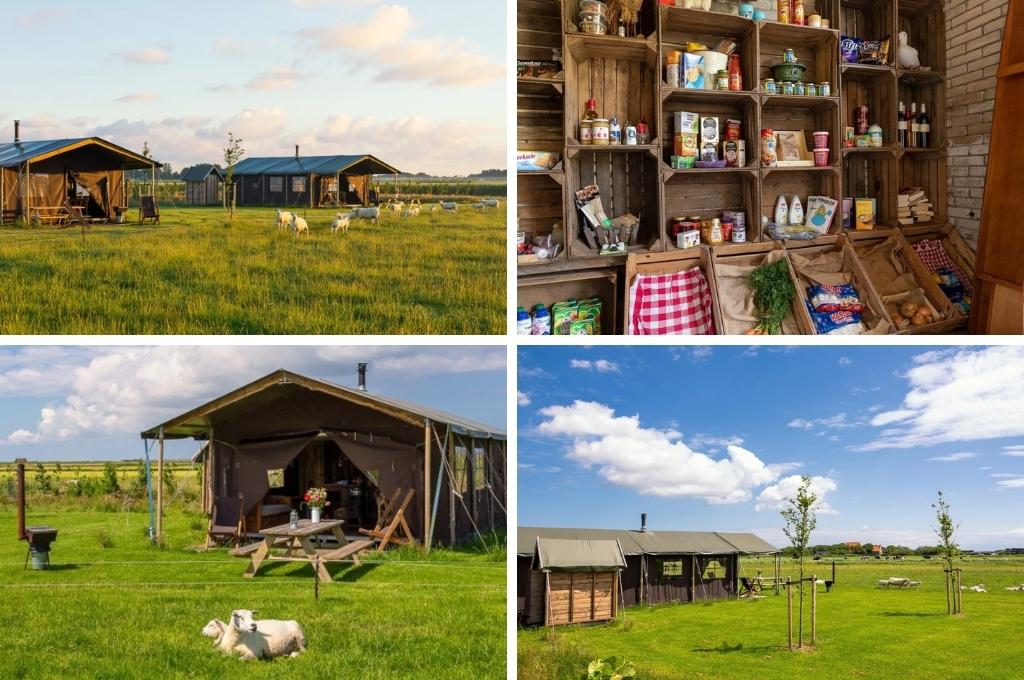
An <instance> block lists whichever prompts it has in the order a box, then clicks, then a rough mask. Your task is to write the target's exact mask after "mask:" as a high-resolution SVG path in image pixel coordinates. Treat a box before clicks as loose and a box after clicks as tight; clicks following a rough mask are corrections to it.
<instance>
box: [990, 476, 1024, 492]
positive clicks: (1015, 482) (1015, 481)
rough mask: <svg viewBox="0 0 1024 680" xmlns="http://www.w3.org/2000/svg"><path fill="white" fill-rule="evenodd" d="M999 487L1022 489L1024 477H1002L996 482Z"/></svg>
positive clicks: (1023, 487)
mask: <svg viewBox="0 0 1024 680" xmlns="http://www.w3.org/2000/svg"><path fill="white" fill-rule="evenodd" d="M996 484H998V485H999V486H1000V487H1002V488H1004V489H1024V477H1014V478H1012V479H1003V480H1001V481H998V482H996Z"/></svg>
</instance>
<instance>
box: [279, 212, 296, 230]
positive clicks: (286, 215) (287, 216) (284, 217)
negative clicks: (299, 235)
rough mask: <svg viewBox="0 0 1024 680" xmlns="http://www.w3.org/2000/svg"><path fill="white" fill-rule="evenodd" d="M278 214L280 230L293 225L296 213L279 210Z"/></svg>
mask: <svg viewBox="0 0 1024 680" xmlns="http://www.w3.org/2000/svg"><path fill="white" fill-rule="evenodd" d="M276 212H277V228H278V229H279V230H280V229H286V228H288V227H290V226H291V223H292V217H294V215H295V213H292V212H289V211H287V210H283V211H282V210H280V209H278V210H277V211H276Z"/></svg>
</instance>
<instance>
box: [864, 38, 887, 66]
mask: <svg viewBox="0 0 1024 680" xmlns="http://www.w3.org/2000/svg"><path fill="white" fill-rule="evenodd" d="M881 50H882V43H881V42H879V41H878V40H865V41H863V42H862V43H861V44H860V63H862V64H876V65H880V64H881V63H882V56H881V54H882V53H881Z"/></svg>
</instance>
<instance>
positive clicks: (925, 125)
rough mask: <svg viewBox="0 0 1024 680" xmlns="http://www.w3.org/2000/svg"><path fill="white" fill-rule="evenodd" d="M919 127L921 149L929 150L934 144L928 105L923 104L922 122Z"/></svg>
mask: <svg viewBox="0 0 1024 680" xmlns="http://www.w3.org/2000/svg"><path fill="white" fill-rule="evenodd" d="M918 126H919V127H920V129H921V140H920V141H921V148H923V149H927V148H928V147H929V146H931V143H932V140H931V136H932V134H931V133H932V122H931V120H929V118H928V105H927V104H924V103H922V104H921V120H920V121H919V122H918Z"/></svg>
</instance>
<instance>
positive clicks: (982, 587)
mask: <svg viewBox="0 0 1024 680" xmlns="http://www.w3.org/2000/svg"><path fill="white" fill-rule="evenodd" d="M968 590H970V591H971V592H974V593H987V592H988V591H987V590H985V584H984V583H979V584H978V585H976V586H971V587H970V588H968Z"/></svg>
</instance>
